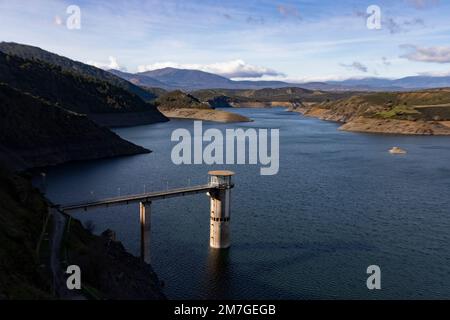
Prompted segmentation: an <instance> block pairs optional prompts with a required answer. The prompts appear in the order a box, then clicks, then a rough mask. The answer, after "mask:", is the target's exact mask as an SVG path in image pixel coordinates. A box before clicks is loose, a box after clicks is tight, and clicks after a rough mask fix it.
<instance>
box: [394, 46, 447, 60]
mask: <svg viewBox="0 0 450 320" xmlns="http://www.w3.org/2000/svg"><path fill="white" fill-rule="evenodd" d="M401 48H403V49H407V50H409V51H410V52H408V53H406V54H404V55H402V56H400V57H401V58H405V59H408V60H411V61H419V62H434V63H450V47H428V48H426V47H419V46H415V45H411V44H406V45H402V46H401Z"/></svg>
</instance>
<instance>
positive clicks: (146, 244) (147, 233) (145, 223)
mask: <svg viewBox="0 0 450 320" xmlns="http://www.w3.org/2000/svg"><path fill="white" fill-rule="evenodd" d="M151 208H152V203H151V201H146V202H140V203H139V217H140V226H141V259H142V260H144V261H145V262H150V237H151V225H152V220H151V219H152V216H151Z"/></svg>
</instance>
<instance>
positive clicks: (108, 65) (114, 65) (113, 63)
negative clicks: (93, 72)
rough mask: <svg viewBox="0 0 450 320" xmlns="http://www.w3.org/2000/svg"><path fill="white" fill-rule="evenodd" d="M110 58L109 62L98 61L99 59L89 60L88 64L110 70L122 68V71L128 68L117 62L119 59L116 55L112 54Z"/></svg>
mask: <svg viewBox="0 0 450 320" xmlns="http://www.w3.org/2000/svg"><path fill="white" fill-rule="evenodd" d="M108 59H109V62H108V63H106V62H97V61H88V62H87V64H90V65H92V66H94V67H97V68H100V69H104V70H110V69H115V70H121V71H125V70H126V68H124V67H122V66H120V65H119V63H118V62H117V59H116V58H115V57H113V56H110V57H109V58H108Z"/></svg>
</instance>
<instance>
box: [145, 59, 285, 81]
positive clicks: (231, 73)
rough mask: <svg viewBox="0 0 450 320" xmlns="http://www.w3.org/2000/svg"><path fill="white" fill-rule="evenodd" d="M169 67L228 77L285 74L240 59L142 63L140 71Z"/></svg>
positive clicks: (257, 76) (259, 76) (258, 76)
mask: <svg viewBox="0 0 450 320" xmlns="http://www.w3.org/2000/svg"><path fill="white" fill-rule="evenodd" d="M169 67H170V68H177V69H191V70H200V71H204V72H209V73H214V74H218V75H221V76H224V77H227V78H261V77H263V76H274V77H275V76H284V74H283V73H281V72H278V71H276V70H273V69H270V68H266V67H261V66H255V65H251V64H248V63H246V62H245V61H243V60H240V59H238V60H232V61H227V62H218V63H212V64H182V63H176V62H158V63H153V64H148V65H140V66H138V71H139V72H145V71H150V70H156V69H162V68H169Z"/></svg>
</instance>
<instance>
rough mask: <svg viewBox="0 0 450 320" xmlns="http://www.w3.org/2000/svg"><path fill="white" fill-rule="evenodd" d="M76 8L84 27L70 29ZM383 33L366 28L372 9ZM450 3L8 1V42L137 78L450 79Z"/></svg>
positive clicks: (0, 31)
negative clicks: (192, 73) (177, 73)
mask: <svg viewBox="0 0 450 320" xmlns="http://www.w3.org/2000/svg"><path fill="white" fill-rule="evenodd" d="M69 5H77V6H79V8H80V9H81V29H78V30H69V29H68V28H67V27H66V19H67V18H68V16H69V15H68V14H67V13H66V9H67V7H68V6H69ZM370 5H377V6H379V7H380V9H381V30H370V29H368V28H367V25H366V20H367V13H366V10H367V7H368V6H370ZM449 17H450V1H445V0H383V1H382V0H371V1H365V0H362V1H361V0H358V1H356V0H341V1H336V0H335V1H331V0H323V1H313V0H299V1H283V0H282V1H272V0H270V1H269V0H260V1H256V0H245V1H244V0H240V1H236V0H228V1H219V0H204V1H189V0H184V1H178V0H149V1H144V0H128V1H102V0H100V1H87V0H83V1H76V0H71V1H54V0H32V1H31V0H30V1H5V0H0V40H1V41H14V42H19V43H26V44H31V45H36V46H39V47H41V48H43V49H46V50H49V51H52V52H55V53H58V54H61V55H64V56H67V57H70V58H72V59H76V60H79V61H82V62H87V63H90V64H94V65H97V66H99V67H103V68H109V67H114V68H120V69H122V70H127V71H129V72H136V71H144V70H150V69H155V68H159V67H164V66H174V67H184V68H197V69H201V70H205V71H210V72H215V73H219V74H222V75H225V76H228V77H232V78H246V79H253V80H258V79H280V80H288V81H315V80H334V79H345V78H354V77H389V78H399V77H403V76H409V75H417V74H434V75H447V74H450V18H449Z"/></svg>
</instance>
